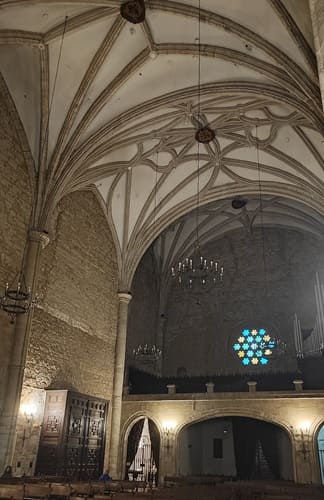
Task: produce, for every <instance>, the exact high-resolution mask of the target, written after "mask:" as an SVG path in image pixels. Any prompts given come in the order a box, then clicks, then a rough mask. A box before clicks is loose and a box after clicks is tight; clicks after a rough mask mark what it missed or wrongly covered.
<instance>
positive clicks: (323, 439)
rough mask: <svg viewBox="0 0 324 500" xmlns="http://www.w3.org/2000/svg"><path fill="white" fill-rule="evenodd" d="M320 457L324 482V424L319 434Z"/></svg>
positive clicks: (322, 480)
mask: <svg viewBox="0 0 324 500" xmlns="http://www.w3.org/2000/svg"><path fill="white" fill-rule="evenodd" d="M317 446H318V458H319V465H320V472H321V482H322V484H324V424H323V425H322V426H321V428H320V430H319V433H318V435H317Z"/></svg>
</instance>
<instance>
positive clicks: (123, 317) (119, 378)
mask: <svg viewBox="0 0 324 500" xmlns="http://www.w3.org/2000/svg"><path fill="white" fill-rule="evenodd" d="M118 297H119V308H118V326H117V339H116V349H115V370H114V388H113V397H112V418H111V439H110V449H109V472H110V475H111V476H112V477H113V478H114V479H119V478H121V475H122V471H121V464H120V463H119V456H120V453H119V448H120V420H121V410H122V397H123V382H124V370H125V355H126V336H127V315H128V304H129V302H130V300H131V298H132V296H131V294H130V293H125V292H120V293H118Z"/></svg>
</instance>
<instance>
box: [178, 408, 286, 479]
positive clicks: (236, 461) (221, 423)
mask: <svg viewBox="0 0 324 500" xmlns="http://www.w3.org/2000/svg"><path fill="white" fill-rule="evenodd" d="M178 472H179V474H180V475H184V476H206V475H208V476H225V477H232V478H239V479H272V480H274V479H286V480H292V479H293V477H294V473H293V462H292V447H291V441H290V438H289V435H288V433H287V432H286V431H285V430H284V429H283V428H281V427H279V426H278V425H275V424H273V423H270V422H266V421H263V420H259V419H254V418H248V417H242V416H226V417H221V418H219V417H218V418H211V419H208V420H203V421H200V422H196V423H193V424H190V425H189V426H186V427H184V428H183V429H182V430H181V432H180V434H179V461H178Z"/></svg>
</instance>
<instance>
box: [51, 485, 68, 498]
mask: <svg viewBox="0 0 324 500" xmlns="http://www.w3.org/2000/svg"><path fill="white" fill-rule="evenodd" d="M71 492H72V488H71V485H70V484H66V483H51V497H64V498H66V499H68V498H70V496H71Z"/></svg>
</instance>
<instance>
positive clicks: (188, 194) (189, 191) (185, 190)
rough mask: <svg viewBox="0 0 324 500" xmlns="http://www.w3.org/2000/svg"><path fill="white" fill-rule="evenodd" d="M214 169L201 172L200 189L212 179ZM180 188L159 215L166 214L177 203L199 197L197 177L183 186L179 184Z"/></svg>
mask: <svg viewBox="0 0 324 500" xmlns="http://www.w3.org/2000/svg"><path fill="white" fill-rule="evenodd" d="M211 171H212V169H208V170H207V172H204V173H201V174H200V176H199V185H200V189H203V188H204V186H205V185H206V184H207V182H208V181H209V179H210V175H211ZM179 187H180V189H179V191H178V192H177V194H176V196H175V197H172V198H171V199H170V200H169V201H168V202H167V203H166V204H165V205H164V207H163V209H161V211H160V213H159V216H160V215H163V214H165V213H166V212H167V211H168V210H171V209H172V208H175V206H176V205H180V204H181V203H182V202H184V201H186V200H188V199H190V198H196V197H197V179H196V178H195V179H194V180H193V181H191V182H189V183H188V184H185V185H183V187H181V186H179Z"/></svg>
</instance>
